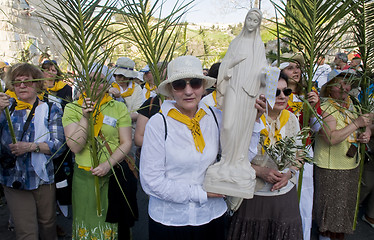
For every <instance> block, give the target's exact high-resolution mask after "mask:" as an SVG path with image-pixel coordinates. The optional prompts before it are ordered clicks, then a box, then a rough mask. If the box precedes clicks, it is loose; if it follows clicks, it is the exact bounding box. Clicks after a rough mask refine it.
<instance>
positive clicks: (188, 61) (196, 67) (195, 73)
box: [158, 56, 216, 97]
mask: <svg viewBox="0 0 374 240" xmlns="http://www.w3.org/2000/svg"><path fill="white" fill-rule="evenodd" d="M167 73H168V78H167V79H166V80H165V81H163V82H162V83H161V84H160V86H158V91H159V92H160V93H161V94H163V95H165V96H168V97H171V96H172V95H171V92H170V91H169V89H168V87H167V85H168V84H169V83H172V82H174V81H176V80H179V79H185V78H199V79H203V80H204V87H205V88H210V87H211V86H213V85H214V83H215V82H216V79H215V78H212V77H208V76H205V75H204V74H203V67H202V66H201V62H200V60H199V59H198V58H197V57H194V56H181V57H177V58H176V59H174V60H173V61H171V62H170V63H169V64H168V70H167Z"/></svg>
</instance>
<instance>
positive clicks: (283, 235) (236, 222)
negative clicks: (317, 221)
mask: <svg viewBox="0 0 374 240" xmlns="http://www.w3.org/2000/svg"><path fill="white" fill-rule="evenodd" d="M228 239H229V240H230V239H232V240H252V239H253V240H282V239H284V240H286V239H287V240H302V239H303V229H302V224H301V217H300V211H299V204H298V199H297V191H296V187H293V188H292V189H291V191H289V192H288V193H286V194H283V195H279V196H256V195H255V196H254V197H253V199H246V200H244V201H243V203H242V205H241V206H240V208H239V209H238V211H237V212H235V214H234V216H233V217H232V221H231V224H230V229H229V233H228Z"/></svg>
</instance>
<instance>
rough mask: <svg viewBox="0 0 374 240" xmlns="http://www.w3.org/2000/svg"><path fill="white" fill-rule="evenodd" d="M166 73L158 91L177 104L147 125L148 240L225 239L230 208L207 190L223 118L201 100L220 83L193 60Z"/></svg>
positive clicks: (143, 167) (143, 164) (143, 160)
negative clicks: (209, 171) (166, 75)
mask: <svg viewBox="0 0 374 240" xmlns="http://www.w3.org/2000/svg"><path fill="white" fill-rule="evenodd" d="M167 74H168V78H167V79H166V80H165V81H163V82H162V83H161V84H160V85H159V87H158V89H159V92H160V93H161V94H163V95H165V96H167V97H172V98H173V99H174V100H173V101H172V100H165V101H164V102H163V104H162V105H161V112H162V113H160V114H155V115H154V116H153V117H152V118H151V119H150V120H149V121H148V123H147V125H146V129H145V134H144V139H143V146H142V153H141V157H140V181H141V184H142V187H143V190H144V191H145V193H147V194H148V195H149V196H150V199H149V206H148V210H149V211H148V214H149V239H150V240H158V239H160V240H161V239H162V240H174V239H182V240H190V239H216V240H223V239H225V234H224V229H225V227H224V213H225V212H226V210H227V207H226V203H225V201H224V199H223V196H222V195H221V194H216V193H210V192H206V191H205V190H204V189H203V186H202V185H203V181H204V177H205V173H206V170H207V168H208V167H209V166H210V165H211V164H213V163H215V162H216V159H217V154H218V150H219V125H220V123H221V119H222V116H221V112H220V111H219V110H218V109H216V108H214V107H209V106H207V105H206V104H205V103H203V102H201V101H200V100H201V97H202V95H203V93H204V90H205V89H206V88H209V87H211V86H212V85H213V84H214V83H215V82H216V79H214V78H211V77H208V76H204V75H203V68H202V66H201V62H200V60H199V59H197V58H196V57H194V56H181V57H178V58H176V59H174V60H173V61H171V62H170V63H169V64H168V67H167ZM263 106H265V104H263Z"/></svg>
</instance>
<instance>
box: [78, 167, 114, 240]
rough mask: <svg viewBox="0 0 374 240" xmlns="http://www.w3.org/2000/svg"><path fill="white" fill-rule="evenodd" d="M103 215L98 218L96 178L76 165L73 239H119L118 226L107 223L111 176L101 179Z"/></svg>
mask: <svg viewBox="0 0 374 240" xmlns="http://www.w3.org/2000/svg"><path fill="white" fill-rule="evenodd" d="M99 179H100V195H101V208H102V215H101V216H97V210H96V209H97V208H96V194H95V185H94V184H95V178H94V176H93V175H92V173H91V172H90V171H86V170H83V169H80V168H78V167H77V165H75V168H74V176H73V194H72V198H73V199H72V205H73V233H72V239H77V240H81V239H82V240H83V239H90V240H93V239H95V240H107V239H117V224H112V223H107V222H105V218H106V213H107V209H108V185H109V176H105V177H100V178H99Z"/></svg>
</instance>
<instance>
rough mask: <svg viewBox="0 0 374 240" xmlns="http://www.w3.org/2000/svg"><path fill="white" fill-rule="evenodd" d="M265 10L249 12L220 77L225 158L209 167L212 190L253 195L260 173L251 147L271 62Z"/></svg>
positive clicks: (208, 183) (207, 186)
mask: <svg viewBox="0 0 374 240" xmlns="http://www.w3.org/2000/svg"><path fill="white" fill-rule="evenodd" d="M261 20H262V13H261V11H260V10H259V9H257V8H252V9H250V10H249V11H248V13H247V15H246V18H245V22H244V27H243V30H242V31H241V32H240V34H239V35H238V36H237V37H236V38H235V39H234V40H233V41H232V42H231V43H230V46H229V48H228V50H227V53H226V55H225V57H224V59H223V61H222V64H221V66H220V69H219V74H218V78H217V104H218V107H219V108H220V109H221V110H222V114H223V119H222V127H221V145H222V157H221V161H220V162H218V163H216V164H215V165H212V166H211V167H209V169H208V171H207V174H206V177H205V182H204V188H205V190H207V191H209V192H215V193H221V194H225V195H229V196H236V197H243V198H251V197H252V196H253V192H254V186H255V178H256V174H255V171H254V169H253V168H252V167H251V164H250V162H249V160H248V149H249V144H250V141H251V136H252V132H253V126H254V122H255V120H256V114H257V110H256V108H255V102H256V98H258V96H259V95H260V94H262V93H264V91H265V74H264V68H265V67H266V66H267V65H268V64H267V61H266V55H265V47H264V43H263V42H262V40H261V36H260V25H261Z"/></svg>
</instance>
